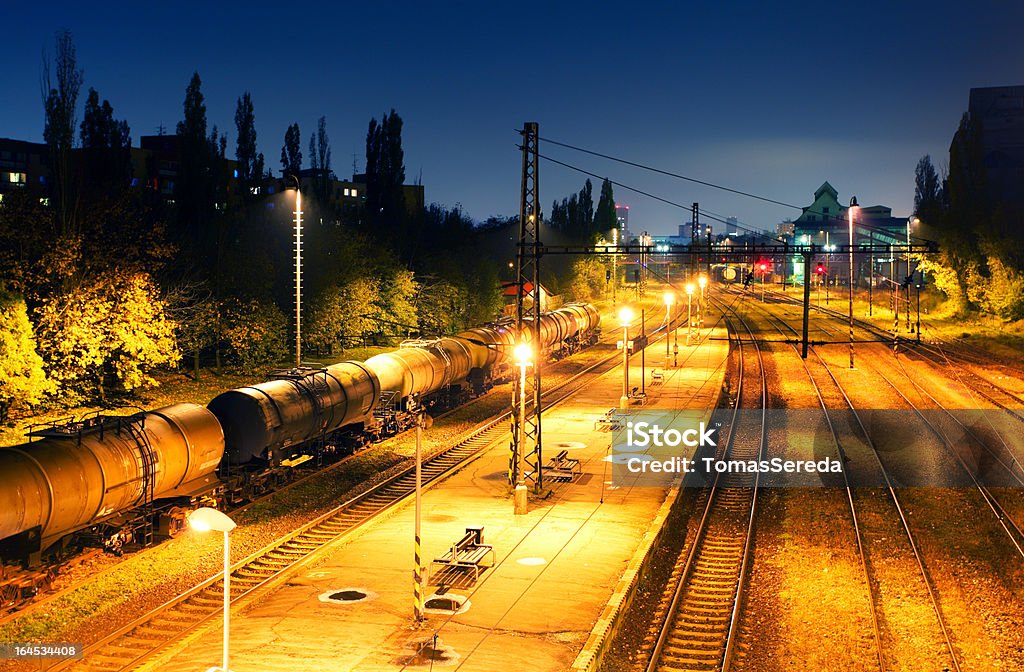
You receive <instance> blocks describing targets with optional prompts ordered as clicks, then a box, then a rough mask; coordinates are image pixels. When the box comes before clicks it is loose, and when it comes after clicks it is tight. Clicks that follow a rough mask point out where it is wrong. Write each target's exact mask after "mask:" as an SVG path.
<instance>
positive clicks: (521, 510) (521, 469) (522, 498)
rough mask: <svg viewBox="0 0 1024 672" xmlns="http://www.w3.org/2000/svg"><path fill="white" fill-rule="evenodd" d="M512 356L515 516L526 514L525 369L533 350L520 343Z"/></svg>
mask: <svg viewBox="0 0 1024 672" xmlns="http://www.w3.org/2000/svg"><path fill="white" fill-rule="evenodd" d="M512 355H513V357H514V359H515V360H516V366H518V367H519V426H518V431H519V441H517V442H516V445H518V446H519V455H517V456H516V457H517V458H518V461H519V466H518V468H517V470H516V471H517V472H518V476H517V478H516V492H515V496H514V500H513V509H514V513H515V515H523V514H525V513H527V497H526V495H527V492H526V367H528V366H530V364H531V363H532V362H531V361H530V360H531V359H532V358H533V348H531V347H530V345H529V344H528V343H520V344H519V345H517V346H516V347H515V350H513V351H512Z"/></svg>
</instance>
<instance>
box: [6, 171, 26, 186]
mask: <svg viewBox="0 0 1024 672" xmlns="http://www.w3.org/2000/svg"><path fill="white" fill-rule="evenodd" d="M10 179H11V183H12V184H25V173H11V176H10Z"/></svg>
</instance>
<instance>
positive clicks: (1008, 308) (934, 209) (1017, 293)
mask: <svg viewBox="0 0 1024 672" xmlns="http://www.w3.org/2000/svg"><path fill="white" fill-rule="evenodd" d="M914 182H915V193H914V212H915V214H916V215H917V217H918V218H919V219H920V220H921V223H922V224H921V226H922V232H921V237H923V238H932V239H937V240H938V242H939V244H940V250H941V254H940V255H938V256H937V257H924V258H922V259H921V261H920V268H921V270H923V271H925V272H927V273H929V274H930V275H931V277H932V278H933V280H934V283H935V286H936V287H937V288H938V289H939V290H941V291H942V292H943V293H944V294H945V295H946V296H947V297H948V299H949V300H950V301H951V303H952V306H953V308H954V310H955V312H956V313H957V314H961V315H962V314H965V313H968V312H982V313H986V314H991V315H996V316H999V317H1001V318H1003V319H1005V320H1019V319H1022V318H1024V209H1022V208H1021V206H1020V204H1019V203H1015V202H1013V200H1012V198H1010V197H1009V195H1008V194H1006V193H1004V192H1001V191H1000V189H998V188H995V186H994V184H993V176H991V175H990V174H989V171H988V170H987V169H986V164H985V159H984V149H983V144H982V128H981V123H980V121H979V120H977V119H975V118H973V117H972V116H971V115H970V114H964V115H963V118H962V119H961V120H960V125H959V128H958V129H957V131H956V134H955V135H954V137H953V142H952V144H951V145H950V150H949V171H948V174H946V175H942V176H940V175H939V174H938V172H937V171H936V170H935V167H934V165H933V164H932V161H931V157H929V156H924V157H922V158H921V160H920V161H919V162H918V164H917V167H916V169H915V174H914Z"/></svg>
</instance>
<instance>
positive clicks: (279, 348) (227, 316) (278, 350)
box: [222, 297, 288, 370]
mask: <svg viewBox="0 0 1024 672" xmlns="http://www.w3.org/2000/svg"><path fill="white" fill-rule="evenodd" d="M222 328H223V332H222V334H223V337H224V339H225V340H226V341H227V343H228V345H229V346H230V348H231V353H232V354H233V355H234V358H235V361H236V362H237V363H238V365H239V366H240V367H241V368H242V369H243V370H252V369H255V368H256V367H258V366H263V365H266V364H268V363H274V362H277V361H280V360H281V359H283V358H284V356H285V355H286V354H287V346H286V340H287V337H288V318H286V317H285V316H284V313H282V312H281V311H280V309H278V307H277V306H275V305H274V304H273V303H271V302H269V301H262V300H259V299H239V298H234V297H233V298H230V299H227V300H226V301H225V302H224V306H223V322H222Z"/></svg>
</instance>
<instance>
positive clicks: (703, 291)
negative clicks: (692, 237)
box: [697, 227, 711, 341]
mask: <svg viewBox="0 0 1024 672" xmlns="http://www.w3.org/2000/svg"><path fill="white" fill-rule="evenodd" d="M708 229H709V230H710V229H711V227H708ZM697 284H698V285H700V310H698V311H697V314H698V315H699V317H698V318H697V319H698V321H699V322H700V325H699V326H698V330H697V340H698V341H699V340H700V329H703V328H704V309H705V308H707V303H708V292H707V289H708V276H706V275H701V276H700V277H699V278H697Z"/></svg>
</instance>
